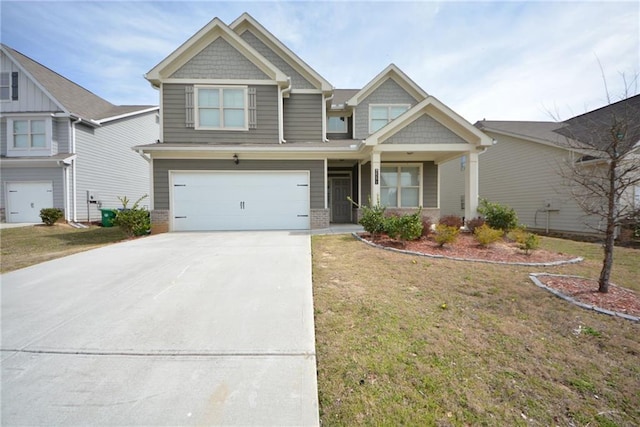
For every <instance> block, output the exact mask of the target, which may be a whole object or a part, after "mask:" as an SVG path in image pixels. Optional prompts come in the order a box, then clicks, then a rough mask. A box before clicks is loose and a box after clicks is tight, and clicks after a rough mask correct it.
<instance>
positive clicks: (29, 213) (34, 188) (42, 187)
mask: <svg viewBox="0 0 640 427" xmlns="http://www.w3.org/2000/svg"><path fill="white" fill-rule="evenodd" d="M51 207H53V184H52V183H51V181H49V182H8V183H7V208H8V209H7V211H6V212H7V222H42V220H41V218H40V209H43V208H51Z"/></svg>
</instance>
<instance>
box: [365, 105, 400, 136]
mask: <svg viewBox="0 0 640 427" xmlns="http://www.w3.org/2000/svg"><path fill="white" fill-rule="evenodd" d="M409 107H410V105H408V104H372V105H370V106H369V133H374V132H375V131H377V130H378V129H381V128H382V127H384V126H386V125H387V123H389V122H390V121H392V120H393V119H395V118H396V117H398V116H399V115H400V114H402V113H404V112H405V111H407V110H408V109H409Z"/></svg>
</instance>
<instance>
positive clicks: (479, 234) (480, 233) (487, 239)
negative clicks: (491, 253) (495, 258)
mask: <svg viewBox="0 0 640 427" xmlns="http://www.w3.org/2000/svg"><path fill="white" fill-rule="evenodd" d="M503 235H504V232H503V231H502V230H496V229H495V228H491V227H489V226H488V225H487V224H482V225H481V226H480V227H476V229H475V230H474V232H473V236H474V237H475V239H476V241H477V242H478V244H479V245H480V246H483V247H487V246H489V245H490V244H492V243H495V242H497V241H498V240H500V239H502V236H503Z"/></svg>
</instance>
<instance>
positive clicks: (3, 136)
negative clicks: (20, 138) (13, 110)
mask: <svg viewBox="0 0 640 427" xmlns="http://www.w3.org/2000/svg"><path fill="white" fill-rule="evenodd" d="M0 155H1V156H6V155H7V119H5V118H4V117H2V118H0Z"/></svg>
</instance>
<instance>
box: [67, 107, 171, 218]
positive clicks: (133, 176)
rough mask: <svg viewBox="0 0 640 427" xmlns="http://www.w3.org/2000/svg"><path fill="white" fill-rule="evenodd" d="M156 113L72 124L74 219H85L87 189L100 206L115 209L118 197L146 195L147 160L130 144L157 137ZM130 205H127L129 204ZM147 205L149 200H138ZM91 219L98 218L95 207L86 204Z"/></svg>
mask: <svg viewBox="0 0 640 427" xmlns="http://www.w3.org/2000/svg"><path fill="white" fill-rule="evenodd" d="M158 134H159V132H158V125H157V123H156V113H155V112H150V113H146V114H142V115H138V116H133V117H129V118H125V119H121V120H116V121H113V122H107V123H105V124H104V125H103V126H102V127H99V128H95V129H94V128H90V127H87V126H83V125H77V127H76V152H77V154H78V157H77V178H76V179H77V188H76V197H77V200H78V206H77V208H78V220H80V221H84V220H86V219H87V204H86V192H87V190H94V191H96V192H97V193H98V194H99V196H100V200H101V201H102V207H103V208H118V207H121V206H122V205H121V203H120V201H119V200H118V197H119V196H120V197H122V196H126V197H127V198H129V200H131V204H133V202H135V201H136V200H137V199H138V198H139V197H141V196H143V195H145V194H147V195H148V194H150V187H149V163H148V162H147V161H146V160H144V159H143V158H142V157H141V156H140V155H138V153H136V152H135V151H133V150H132V149H131V147H133V146H136V145H143V144H149V143H153V142H154V141H155V140H156V139H158ZM131 204H130V205H129V206H131ZM141 206H146V207H148V206H149V199H148V198H147V199H145V200H144V201H142V202H141ZM90 212H91V219H92V220H97V219H99V218H100V211H99V210H98V207H97V206H95V205H92V206H91V207H90Z"/></svg>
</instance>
